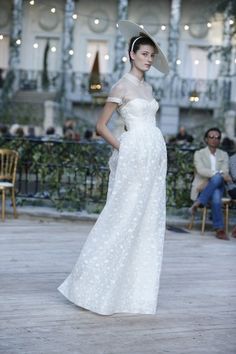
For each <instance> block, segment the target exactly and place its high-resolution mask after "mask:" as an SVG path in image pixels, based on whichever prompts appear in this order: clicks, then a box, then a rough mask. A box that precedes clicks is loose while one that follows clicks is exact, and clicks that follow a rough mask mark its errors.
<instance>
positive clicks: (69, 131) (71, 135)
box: [63, 129, 76, 140]
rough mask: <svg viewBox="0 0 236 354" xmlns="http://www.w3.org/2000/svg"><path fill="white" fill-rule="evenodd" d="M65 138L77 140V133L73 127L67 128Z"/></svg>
mask: <svg viewBox="0 0 236 354" xmlns="http://www.w3.org/2000/svg"><path fill="white" fill-rule="evenodd" d="M63 138H64V140H76V134H75V132H74V130H72V129H66V131H65V133H64V136H63Z"/></svg>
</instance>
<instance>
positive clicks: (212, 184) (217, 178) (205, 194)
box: [190, 173, 224, 214]
mask: <svg viewBox="0 0 236 354" xmlns="http://www.w3.org/2000/svg"><path fill="white" fill-rule="evenodd" d="M217 188H221V189H222V190H223V188H224V179H223V177H222V175H221V174H220V173H216V174H215V175H214V176H212V177H211V178H210V179H209V181H208V183H207V185H206V187H205V188H204V189H203V190H202V191H201V193H200V194H199V196H198V198H197V200H196V201H195V202H194V203H193V205H192V206H191V208H190V213H191V214H194V213H195V211H196V210H197V208H198V207H199V206H200V205H204V206H205V205H207V203H208V202H209V201H210V199H211V198H212V195H213V193H214V191H215V190H216V189H217Z"/></svg>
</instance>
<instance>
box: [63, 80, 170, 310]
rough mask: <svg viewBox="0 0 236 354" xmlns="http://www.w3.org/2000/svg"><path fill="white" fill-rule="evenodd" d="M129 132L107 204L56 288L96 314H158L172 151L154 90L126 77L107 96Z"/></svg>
mask: <svg viewBox="0 0 236 354" xmlns="http://www.w3.org/2000/svg"><path fill="white" fill-rule="evenodd" d="M108 101H110V102H116V103H118V104H119V109H118V110H119V113H120V115H121V117H122V119H123V120H124V123H125V125H126V127H127V129H128V131H126V132H124V133H123V134H122V135H121V137H120V149H119V151H117V150H114V152H113V154H112V156H111V158H110V160H109V167H110V178H109V186H108V197H107V202H106V205H105V207H104V209H103V211H102V213H101V214H100V216H99V218H98V220H97V222H96V224H95V225H94V227H93V229H92V230H91V232H90V234H89V236H88V238H87V240H86V242H85V244H84V246H83V248H82V251H81V253H80V256H79V258H78V261H77V262H76V264H75V266H74V268H73V270H72V272H71V274H70V275H69V276H68V277H67V278H66V280H65V281H64V282H63V283H62V284H61V285H60V287H59V288H58V289H59V291H60V292H61V293H62V294H63V295H64V296H65V297H67V298H68V299H69V300H70V301H72V302H73V303H75V304H76V305H78V306H80V307H83V308H86V309H89V310H91V311H93V312H96V313H99V314H102V315H110V314H113V313H121V312H126V313H143V314H155V313H156V307H157V297H158V289H159V280H160V272H161V264H162V253H163V243H164V233H165V179H166V163H167V159H166V146H165V142H164V139H163V136H162V134H161V132H160V130H159V128H157V127H156V119H155V115H156V111H157V109H158V103H157V102H156V101H155V100H154V98H153V96H152V90H151V87H150V86H149V85H148V84H147V83H146V82H143V81H142V82H140V81H139V80H138V79H137V78H136V77H134V76H133V75H132V74H126V75H124V76H123V78H122V79H121V80H120V81H119V82H118V83H117V84H116V85H115V86H114V87H113V88H112V90H111V94H110V96H109V98H108Z"/></svg>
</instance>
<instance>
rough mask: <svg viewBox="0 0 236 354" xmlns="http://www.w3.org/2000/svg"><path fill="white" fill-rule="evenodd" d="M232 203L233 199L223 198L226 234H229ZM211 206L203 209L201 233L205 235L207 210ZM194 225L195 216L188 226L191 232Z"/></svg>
mask: <svg viewBox="0 0 236 354" xmlns="http://www.w3.org/2000/svg"><path fill="white" fill-rule="evenodd" d="M231 202H232V199H231V198H225V197H224V198H222V207H223V209H224V221H225V233H226V234H228V231H229V206H230V204H231ZM209 207H210V206H209V205H206V206H204V207H202V208H201V209H202V226H201V233H202V234H204V232H205V226H206V217H207V210H208V208H209ZM193 224H194V215H192V217H191V221H190V223H189V225H188V229H189V230H191V229H192V228H193Z"/></svg>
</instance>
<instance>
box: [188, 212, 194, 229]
mask: <svg viewBox="0 0 236 354" xmlns="http://www.w3.org/2000/svg"><path fill="white" fill-rule="evenodd" d="M193 224H194V214H192V216H191V220H190V223H189V224H188V229H189V230H192V228H193Z"/></svg>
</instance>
